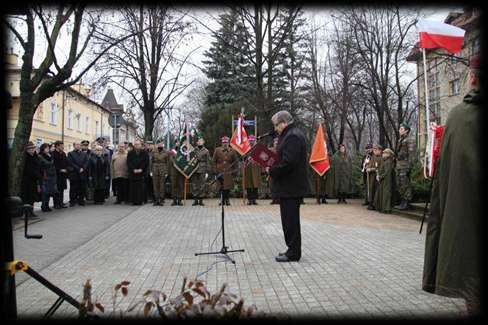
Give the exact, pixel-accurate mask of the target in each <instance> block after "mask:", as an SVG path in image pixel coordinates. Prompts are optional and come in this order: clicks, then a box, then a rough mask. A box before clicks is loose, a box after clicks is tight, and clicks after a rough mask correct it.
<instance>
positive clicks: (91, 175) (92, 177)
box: [88, 145, 110, 204]
mask: <svg viewBox="0 0 488 325" xmlns="http://www.w3.org/2000/svg"><path fill="white" fill-rule="evenodd" d="M102 150H103V148H102V146H100V145H96V146H95V149H94V154H92V156H91V157H90V160H89V163H88V183H89V184H90V186H91V187H92V188H93V201H94V203H95V204H103V203H104V202H105V193H106V190H107V184H108V183H107V180H108V179H109V178H110V164H109V162H108V161H107V159H106V158H105V157H104V156H103V155H102Z"/></svg>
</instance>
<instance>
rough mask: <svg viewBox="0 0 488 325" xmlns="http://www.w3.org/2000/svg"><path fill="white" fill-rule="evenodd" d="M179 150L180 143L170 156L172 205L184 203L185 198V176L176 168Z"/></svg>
mask: <svg viewBox="0 0 488 325" xmlns="http://www.w3.org/2000/svg"><path fill="white" fill-rule="evenodd" d="M178 150H179V145H178V144H177V145H176V147H175V149H174V150H172V151H170V156H169V166H168V167H169V168H168V169H169V176H170V180H171V196H172V197H173V202H172V203H171V205H172V206H175V205H183V203H182V202H181V200H183V191H184V187H185V176H183V174H182V173H180V172H179V170H178V169H176V167H175V165H174V163H175V157H176V152H177V151H178Z"/></svg>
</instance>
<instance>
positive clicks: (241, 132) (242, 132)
mask: <svg viewBox="0 0 488 325" xmlns="http://www.w3.org/2000/svg"><path fill="white" fill-rule="evenodd" d="M230 146H231V147H232V148H233V149H234V150H235V151H237V152H238V153H239V154H240V155H241V156H242V155H244V154H246V153H247V152H248V151H249V149H250V148H251V145H250V144H249V139H248V138H247V133H246V129H244V116H243V114H242V113H240V114H239V117H238V119H237V127H236V129H235V130H234V133H233V134H232V138H231V139H230Z"/></svg>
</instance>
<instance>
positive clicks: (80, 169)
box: [68, 143, 88, 206]
mask: <svg viewBox="0 0 488 325" xmlns="http://www.w3.org/2000/svg"><path fill="white" fill-rule="evenodd" d="M73 146H74V150H73V151H71V152H69V153H68V161H69V163H70V166H71V168H72V170H71V173H70V174H69V205H70V206H74V205H75V204H76V202H78V204H79V205H85V196H86V182H87V169H88V154H87V153H86V152H85V151H83V150H81V144H80V143H73Z"/></svg>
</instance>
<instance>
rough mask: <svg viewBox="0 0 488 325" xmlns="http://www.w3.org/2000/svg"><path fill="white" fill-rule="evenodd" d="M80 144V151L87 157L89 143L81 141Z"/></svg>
mask: <svg viewBox="0 0 488 325" xmlns="http://www.w3.org/2000/svg"><path fill="white" fill-rule="evenodd" d="M80 143H81V150H82V151H84V152H86V153H87V154H88V155H90V152H91V150H90V148H89V147H88V146H89V145H90V141H88V140H83V141H81V142H80ZM73 146H74V144H73Z"/></svg>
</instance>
